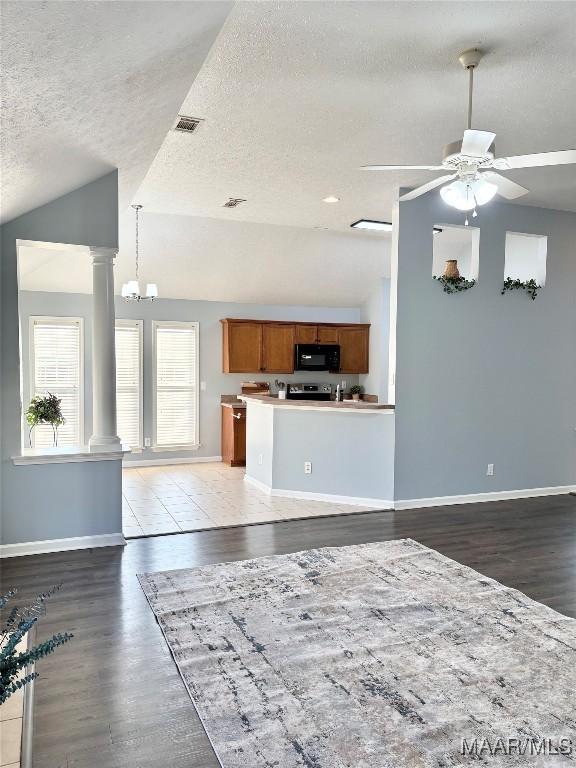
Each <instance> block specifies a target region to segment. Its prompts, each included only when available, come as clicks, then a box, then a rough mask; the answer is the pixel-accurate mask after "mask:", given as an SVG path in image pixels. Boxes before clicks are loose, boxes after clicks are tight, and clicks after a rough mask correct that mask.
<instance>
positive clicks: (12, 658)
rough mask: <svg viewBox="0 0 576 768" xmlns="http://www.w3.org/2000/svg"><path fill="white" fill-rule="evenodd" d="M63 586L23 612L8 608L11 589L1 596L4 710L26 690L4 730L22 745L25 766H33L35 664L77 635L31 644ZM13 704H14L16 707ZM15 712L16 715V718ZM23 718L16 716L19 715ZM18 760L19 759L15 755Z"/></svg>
mask: <svg viewBox="0 0 576 768" xmlns="http://www.w3.org/2000/svg"><path fill="white" fill-rule="evenodd" d="M60 586H61V585H57V586H55V587H52V589H50V590H48V592H43V593H42V594H40V595H38V597H37V598H36V599H35V600H34V602H33V603H32V604H31V605H28V606H26V607H23V608H20V607H18V606H17V605H14V606H13V607H12V608H7V606H8V603H9V602H10V601H11V600H12V598H13V597H14V595H15V594H16V590H15V589H11V590H10V591H9V592H7V593H6V594H5V595H1V596H0V614H1V615H2V621H1V624H0V706H2V705H4V704H5V702H6V701H7V699H9V698H10V697H11V696H12V695H13V694H15V693H16V692H17V691H19V690H20V689H22V688H24V689H25V691H24V697H23V699H22V700H21V702H18V701H17V700H13V702H12V703H14V702H15V705H14V707H13V709H12V710H11V713H10V717H9V718H8V719H6V720H5V722H4V726H5V727H6V729H7V730H9V731H10V736H11V738H10V742H11V743H14V744H17V743H18V742H21V744H22V751H21V762H20V764H21V765H22V766H29V765H32V756H31V744H32V741H31V732H32V730H31V721H30V718H31V717H32V709H33V707H32V696H33V689H34V686H33V685H31V683H32V682H33V681H34V680H35V679H36V678H37V677H38V672H36V669H35V664H36V662H37V661H38V660H39V659H42V658H44V657H45V656H48V654H50V653H53V652H54V651H55V650H56V648H58V647H59V646H61V645H64V643H67V642H68V641H69V640H71V639H72V637H73V635H71V634H69V633H68V632H65V633H64V634H60V633H58V634H56V635H53V636H52V637H51V638H49V639H48V640H44V641H43V642H41V643H37V644H35V643H33V642H30V637H31V634H32V632H33V631H34V629H35V625H36V622H37V621H38V618H39V617H40V616H41V615H42V614H43V613H44V603H45V602H46V600H47V599H48V598H49V597H51V595H53V594H54V593H55V592H57V591H58V590H59V589H60ZM12 703H11V704H12ZM9 706H11V705H9ZM12 712H14V715H15V716H13V715H12ZM17 712H18V713H19V714H16V713H17ZM14 758H15V759H16V755H14Z"/></svg>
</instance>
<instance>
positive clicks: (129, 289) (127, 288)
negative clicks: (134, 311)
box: [122, 205, 158, 301]
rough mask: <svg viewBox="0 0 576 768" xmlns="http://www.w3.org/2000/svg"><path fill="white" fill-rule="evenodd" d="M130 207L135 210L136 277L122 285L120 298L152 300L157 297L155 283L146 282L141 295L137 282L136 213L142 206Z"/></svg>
mask: <svg viewBox="0 0 576 768" xmlns="http://www.w3.org/2000/svg"><path fill="white" fill-rule="evenodd" d="M132 208H134V210H135V211H136V279H135V280H129V281H128V282H127V283H124V285H123V286H122V298H124V299H126V301H154V299H156V298H158V286H157V285H156V283H147V284H146V294H145V295H144V296H142V294H141V293H140V283H139V282H138V266H139V264H138V261H139V252H138V247H139V242H138V214H139V212H140V210H141V208H142V206H141V205H133V206H132Z"/></svg>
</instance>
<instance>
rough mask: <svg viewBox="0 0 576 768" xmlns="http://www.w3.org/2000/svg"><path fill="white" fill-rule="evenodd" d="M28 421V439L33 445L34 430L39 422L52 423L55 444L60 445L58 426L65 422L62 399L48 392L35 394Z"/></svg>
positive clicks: (29, 407)
mask: <svg viewBox="0 0 576 768" xmlns="http://www.w3.org/2000/svg"><path fill="white" fill-rule="evenodd" d="M26 421H27V422H28V424H29V425H30V431H29V433H28V440H29V442H30V446H32V430H33V429H34V427H35V426H37V425H38V424H50V426H51V427H52V434H53V438H54V446H57V445H58V427H61V426H62V424H64V422H65V419H64V416H63V415H62V400H61V398H59V397H57V396H56V395H52V394H50V392H48V393H47V394H46V395H35V396H34V397H33V398H32V400H31V401H30V405H29V406H28V410H27V411H26Z"/></svg>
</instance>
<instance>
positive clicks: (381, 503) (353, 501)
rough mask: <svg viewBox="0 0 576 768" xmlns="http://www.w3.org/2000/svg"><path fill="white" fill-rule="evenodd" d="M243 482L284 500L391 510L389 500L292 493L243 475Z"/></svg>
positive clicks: (328, 494) (391, 506)
mask: <svg viewBox="0 0 576 768" xmlns="http://www.w3.org/2000/svg"><path fill="white" fill-rule="evenodd" d="M244 480H245V481H246V482H247V483H249V484H250V485H252V486H254V488H258V489H259V490H260V491H263V492H264V493H267V494H268V495H269V496H278V497H281V498H286V499H304V500H308V501H328V502H330V503H332V504H349V505H350V506H355V507H376V509H393V502H392V501H391V500H389V499H371V498H364V497H360V496H341V495H338V494H334V493H314V492H312V491H293V490H286V489H283V488H272V487H271V486H269V485H266V484H265V483H262V482H261V481H260V480H256V479H255V478H253V477H249V476H248V475H244Z"/></svg>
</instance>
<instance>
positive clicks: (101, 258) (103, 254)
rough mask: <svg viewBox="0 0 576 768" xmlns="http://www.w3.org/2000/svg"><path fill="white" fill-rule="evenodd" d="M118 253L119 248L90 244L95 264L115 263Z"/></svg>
mask: <svg viewBox="0 0 576 768" xmlns="http://www.w3.org/2000/svg"><path fill="white" fill-rule="evenodd" d="M117 255H118V248H103V247H102V248H100V247H93V246H90V256H92V263H93V264H113V263H114V259H115V258H116V256H117Z"/></svg>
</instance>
